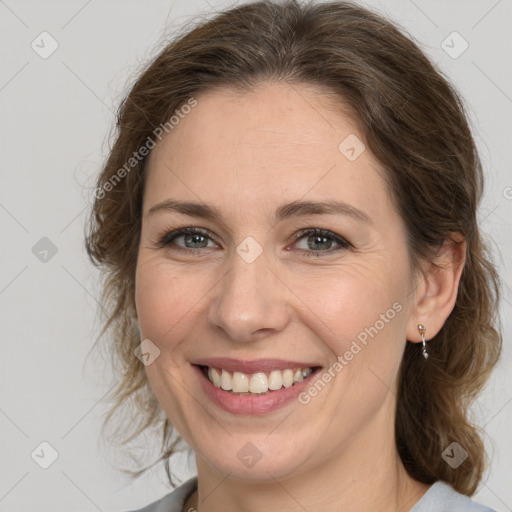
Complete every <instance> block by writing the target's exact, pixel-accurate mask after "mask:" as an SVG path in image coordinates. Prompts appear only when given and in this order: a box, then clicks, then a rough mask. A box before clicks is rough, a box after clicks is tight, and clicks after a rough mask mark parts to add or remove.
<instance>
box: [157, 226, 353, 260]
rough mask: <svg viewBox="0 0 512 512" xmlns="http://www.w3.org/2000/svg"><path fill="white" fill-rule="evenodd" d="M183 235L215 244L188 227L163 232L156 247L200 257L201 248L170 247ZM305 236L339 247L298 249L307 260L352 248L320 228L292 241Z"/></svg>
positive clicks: (204, 232) (305, 231) (304, 231)
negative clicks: (325, 239) (199, 236)
mask: <svg viewBox="0 0 512 512" xmlns="http://www.w3.org/2000/svg"><path fill="white" fill-rule="evenodd" d="M183 235H201V236H204V237H207V238H209V239H210V240H212V241H214V242H215V240H214V238H212V237H211V236H210V233H209V232H208V231H207V230H206V229H202V228H192V227H189V228H181V229H176V230H174V231H170V232H165V233H164V234H163V235H162V236H161V237H160V238H159V241H158V243H157V246H158V247H159V248H164V247H168V248H170V249H171V250H177V251H181V252H184V253H187V254H193V255H194V256H200V252H201V251H200V249H201V248H199V249H190V248H188V247H181V246H178V245H175V246H174V247H171V244H172V242H173V241H174V240H175V239H176V238H179V237H181V236H183ZM306 236H308V237H310V236H323V237H326V238H330V239H332V240H333V241H335V242H336V243H337V244H338V245H339V247H338V248H335V249H328V250H320V251H308V250H306V249H299V251H301V252H303V253H305V256H306V257H308V258H311V257H317V258H318V257H322V256H326V255H328V254H332V253H335V252H339V251H342V250H347V249H351V248H353V246H352V244H350V243H349V242H347V240H345V239H344V238H342V237H341V236H339V235H336V234H335V233H333V232H332V231H328V230H327V229H320V228H306V229H302V230H300V231H299V232H298V233H296V234H295V235H294V240H293V241H294V243H295V242H297V241H298V240H300V239H301V238H304V237H306ZM202 249H205V248H204V247H203V248H202Z"/></svg>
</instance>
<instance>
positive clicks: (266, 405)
mask: <svg viewBox="0 0 512 512" xmlns="http://www.w3.org/2000/svg"><path fill="white" fill-rule="evenodd" d="M192 367H193V368H194V370H195V371H196V372H197V374H198V376H199V380H200V382H201V386H202V388H203V390H204V392H205V393H206V395H207V396H208V398H210V400H211V401H212V402H213V403H214V404H216V405H217V406H219V407H220V408H221V409H224V410H225V411H227V412H230V413H232V414H245V415H249V416H260V415H262V414H267V413H270V412H273V411H276V410H277V409H280V408H281V407H284V406H285V405H286V404H288V403H289V402H291V401H292V400H294V399H296V398H297V397H298V395H300V393H302V391H304V390H305V389H306V388H307V387H309V386H310V384H311V379H312V377H313V376H315V375H316V374H317V373H318V372H319V370H320V368H318V369H316V370H315V371H313V373H311V374H310V375H308V377H307V378H306V379H305V380H303V381H302V382H296V383H295V384H294V385H293V386H290V387H289V388H281V389H278V390H277V391H269V392H267V393H265V394H261V395H257V394H255V395H237V394H235V393H230V392H228V391H224V390H223V389H221V388H218V387H217V386H214V384H213V383H212V382H210V380H209V379H208V378H207V377H206V375H205V374H204V373H203V370H202V369H201V367H199V366H196V365H192Z"/></svg>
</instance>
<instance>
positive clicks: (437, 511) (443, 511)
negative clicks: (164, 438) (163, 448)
mask: <svg viewBox="0 0 512 512" xmlns="http://www.w3.org/2000/svg"><path fill="white" fill-rule="evenodd" d="M196 489H197V477H193V478H191V479H190V480H187V481H186V482H184V483H183V484H181V485H180V486H179V487H177V488H176V489H174V491H172V492H170V493H169V494H166V495H165V496H164V497H163V498H161V499H159V500H158V501H155V502H153V503H151V504H149V505H147V506H146V507H144V508H141V509H138V510H133V511H131V512H182V510H183V506H184V505H185V502H186V501H187V500H188V498H189V497H190V496H191V495H192V493H194V492H195V491H196ZM185 512H189V511H188V510H186V511H185ZM190 512H195V511H194V510H193V509H192V510H191V511H190ZM334 512H337V511H334ZM410 512H496V511H495V510H493V509H492V508H489V507H486V506H485V505H480V504H479V503H475V502H474V501H472V500H471V499H470V498H469V497H468V496H466V495H465V494H460V493H458V492H457V491H455V490H454V489H453V488H452V487H451V486H449V485H448V484H446V483H444V482H441V481H439V482H436V483H435V484H433V485H432V486H431V487H430V488H429V490H428V491H427V492H426V493H425V494H424V495H423V497H422V498H421V499H420V501H418V503H416V505H414V507H413V508H412V509H411V511H410Z"/></svg>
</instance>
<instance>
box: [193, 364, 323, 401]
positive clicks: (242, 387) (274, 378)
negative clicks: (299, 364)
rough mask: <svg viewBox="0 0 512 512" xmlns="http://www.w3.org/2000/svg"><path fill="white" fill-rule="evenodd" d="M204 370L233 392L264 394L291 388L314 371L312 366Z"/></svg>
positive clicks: (214, 382) (212, 380) (219, 385)
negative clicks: (236, 370) (242, 370)
mask: <svg viewBox="0 0 512 512" xmlns="http://www.w3.org/2000/svg"><path fill="white" fill-rule="evenodd" d="M202 369H203V372H204V374H205V376H206V377H208V379H209V381H210V382H211V383H213V385H214V386H215V387H217V388H221V389H223V390H224V391H229V392H231V393H245V394H248V395H251V394H262V393H267V392H268V391H277V390H279V389H282V388H289V387H291V386H293V385H294V384H295V383H296V382H302V381H303V380H304V379H306V378H307V377H308V376H309V375H311V373H312V372H313V369H312V368H296V369H292V368H287V369H285V370H273V371H271V372H256V373H252V374H247V373H243V372H229V371H228V370H225V369H220V368H212V367H210V366H203V367H202Z"/></svg>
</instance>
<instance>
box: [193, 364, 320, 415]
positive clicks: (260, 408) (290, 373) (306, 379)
mask: <svg viewBox="0 0 512 512" xmlns="http://www.w3.org/2000/svg"><path fill="white" fill-rule="evenodd" d="M192 368H193V369H194V370H195V372H196V374H197V375H198V377H199V381H200V384H201V387H202V389H203V391H204V393H205V395H206V397H207V398H209V400H210V401H211V402H213V403H214V404H215V405H217V406H218V407H220V408H221V409H223V410H224V411H227V412H229V413H231V414H237V415H238V414H242V415H262V414H267V413H270V412H273V411H275V410H277V409H280V408H282V407H284V406H285V405H287V404H291V403H293V401H294V399H297V398H298V396H299V394H300V393H301V392H302V391H304V390H305V389H307V388H308V387H309V386H311V385H312V383H313V379H315V377H317V376H318V375H319V374H320V373H321V371H322V368H323V367H322V366H320V365H318V364H315V363H313V364H311V363H305V362H298V361H283V360H277V359H264V360H263V359H260V360H256V361H240V360H235V359H229V358H212V359H204V360H200V361H199V360H198V361H194V362H192Z"/></svg>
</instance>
